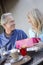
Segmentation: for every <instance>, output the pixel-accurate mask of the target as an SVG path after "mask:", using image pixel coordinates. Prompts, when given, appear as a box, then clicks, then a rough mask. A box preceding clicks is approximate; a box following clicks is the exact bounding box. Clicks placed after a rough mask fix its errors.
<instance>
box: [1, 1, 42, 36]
mask: <svg viewBox="0 0 43 65" xmlns="http://www.w3.org/2000/svg"><path fill="white" fill-rule="evenodd" d="M33 8H38V9H39V10H40V11H41V12H42V13H43V0H0V18H1V15H2V14H3V13H5V12H11V13H12V14H13V16H14V19H15V23H16V28H18V29H22V30H24V31H25V32H26V33H27V35H28V29H29V28H30V25H29V24H28V19H27V13H28V11H30V10H31V9H33ZM0 22H1V21H0ZM2 32H3V28H2V26H1V25H0V33H2Z"/></svg>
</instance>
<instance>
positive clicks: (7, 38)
mask: <svg viewBox="0 0 43 65" xmlns="http://www.w3.org/2000/svg"><path fill="white" fill-rule="evenodd" d="M1 25H2V26H3V28H4V32H3V33H2V34H0V47H6V49H7V50H11V49H12V48H15V47H16V46H15V42H16V40H21V39H26V38H27V35H26V33H24V32H23V31H22V30H18V29H15V21H14V18H13V16H12V13H5V14H3V15H2V16H1Z"/></svg>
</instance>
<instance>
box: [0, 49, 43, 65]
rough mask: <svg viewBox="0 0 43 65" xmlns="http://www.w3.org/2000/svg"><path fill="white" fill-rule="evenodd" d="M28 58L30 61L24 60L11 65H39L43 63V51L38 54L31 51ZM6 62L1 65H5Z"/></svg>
mask: <svg viewBox="0 0 43 65" xmlns="http://www.w3.org/2000/svg"><path fill="white" fill-rule="evenodd" d="M26 57H27V59H28V61H24V60H23V59H22V60H20V61H18V62H15V63H12V64H11V65H39V63H40V62H41V61H42V63H43V49H41V50H40V51H38V52H35V51H29V52H28V53H27V56H26ZM6 61H7V60H6ZM6 61H5V62H4V63H2V64H0V65H5V63H6ZM7 63H9V62H7ZM41 65H43V64H41Z"/></svg>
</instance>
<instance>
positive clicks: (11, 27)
mask: <svg viewBox="0 0 43 65" xmlns="http://www.w3.org/2000/svg"><path fill="white" fill-rule="evenodd" d="M6 19H7V23H6V24H5V27H6V28H5V29H7V30H10V31H13V30H14V29H15V21H14V19H13V17H12V16H7V17H6Z"/></svg>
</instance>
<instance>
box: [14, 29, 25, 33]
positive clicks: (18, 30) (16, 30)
mask: <svg viewBox="0 0 43 65" xmlns="http://www.w3.org/2000/svg"><path fill="white" fill-rule="evenodd" d="M14 32H18V33H20V32H24V31H23V30H20V29H15V30H14Z"/></svg>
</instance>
